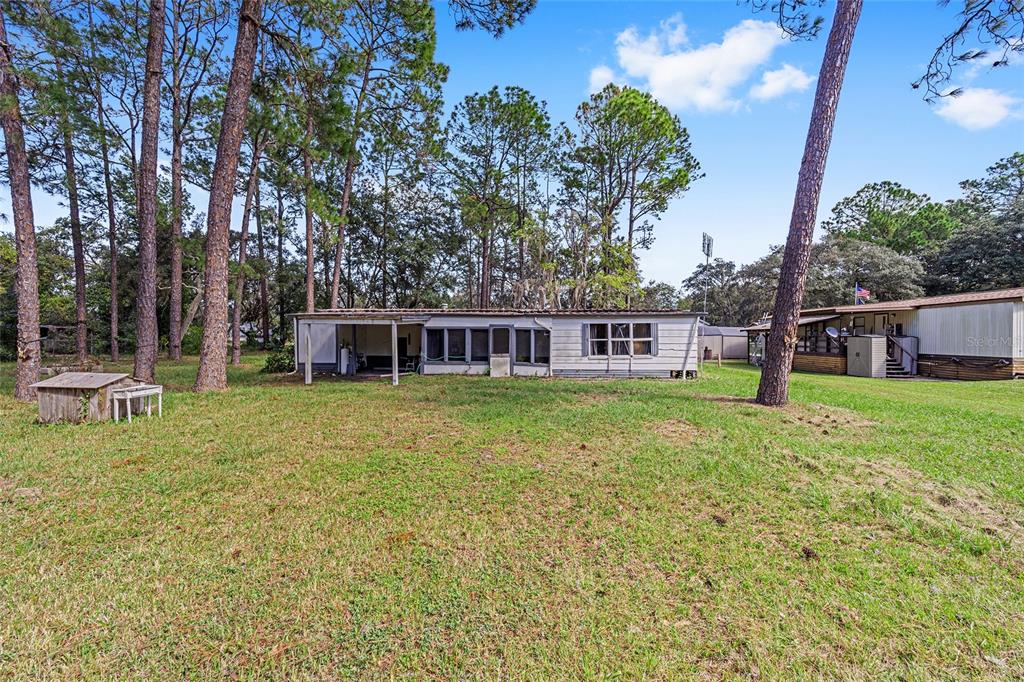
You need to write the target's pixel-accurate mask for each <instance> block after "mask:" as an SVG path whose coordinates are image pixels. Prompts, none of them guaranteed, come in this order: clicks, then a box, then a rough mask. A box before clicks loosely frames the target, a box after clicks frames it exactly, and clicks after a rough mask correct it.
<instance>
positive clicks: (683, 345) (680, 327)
mask: <svg viewBox="0 0 1024 682" xmlns="http://www.w3.org/2000/svg"><path fill="white" fill-rule="evenodd" d="M551 319H552V323H551V371H552V373H553V374H556V375H559V374H561V375H578V376H601V375H637V376H669V374H670V373H671V372H672V371H677V370H678V371H682V370H696V369H697V353H698V347H699V343H700V340H699V337H698V336H697V334H696V333H695V326H696V323H697V318H696V317H682V316H680V317H658V316H655V317H644V316H642V315H637V316H628V317H627V316H621V317H620V316H616V317H615V318H614V319H611V318H609V319H602V318H597V317H561V316H558V317H553V318H551ZM612 321H614V322H652V323H655V324H657V325H658V354H657V355H654V356H651V357H643V358H640V357H638V358H630V357H615V356H611V357H600V358H598V357H585V356H584V355H583V338H582V337H583V325H584V324H590V323H599V322H612Z"/></svg>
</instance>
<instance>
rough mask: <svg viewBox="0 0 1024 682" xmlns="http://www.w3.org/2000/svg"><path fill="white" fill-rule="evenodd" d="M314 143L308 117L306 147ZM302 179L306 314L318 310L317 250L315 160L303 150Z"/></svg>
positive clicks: (311, 122)
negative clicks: (313, 201)
mask: <svg viewBox="0 0 1024 682" xmlns="http://www.w3.org/2000/svg"><path fill="white" fill-rule="evenodd" d="M312 141H313V118H312V116H310V115H307V116H306V145H307V146H308V145H310V144H312ZM302 178H303V180H305V186H304V188H303V193H304V194H303V201H304V202H305V204H306V211H305V212H306V312H307V313H311V312H313V311H314V310H315V309H316V291H315V286H316V284H315V275H314V267H315V263H316V249H315V248H314V244H313V207H312V206H311V205H310V198H309V195H310V191H311V189H310V188H311V187H312V186H313V159H312V158H310V155H309V151H308V150H307V149H305V148H304V149H303V150H302Z"/></svg>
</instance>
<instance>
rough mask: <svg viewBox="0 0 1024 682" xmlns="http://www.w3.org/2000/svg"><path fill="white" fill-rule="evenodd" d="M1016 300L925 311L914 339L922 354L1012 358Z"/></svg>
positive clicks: (918, 319)
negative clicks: (917, 339) (917, 341)
mask: <svg viewBox="0 0 1024 682" xmlns="http://www.w3.org/2000/svg"><path fill="white" fill-rule="evenodd" d="M1018 305H1019V304H1017V303H1014V302H1012V301H1001V302H996V303H981V304H976V305H954V306H942V307H938V306H936V307H931V308H921V309H919V310H918V311H917V315H916V316H915V317H916V319H915V320H914V322H913V325H912V327H911V329H912V330H911V331H910V332H909V334H910V336H916V337H918V338H919V339H920V352H921V354H922V355H952V356H961V355H962V356H970V357H982V358H986V357H994V358H1010V357H1013V355H1014V350H1013V347H1014V316H1015V307H1016V306H1018Z"/></svg>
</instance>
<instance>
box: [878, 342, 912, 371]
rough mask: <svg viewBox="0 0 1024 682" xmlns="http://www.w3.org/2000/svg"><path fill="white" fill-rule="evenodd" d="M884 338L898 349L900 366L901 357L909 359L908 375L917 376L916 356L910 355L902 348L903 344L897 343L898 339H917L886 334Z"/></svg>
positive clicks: (901, 362)
mask: <svg viewBox="0 0 1024 682" xmlns="http://www.w3.org/2000/svg"><path fill="white" fill-rule="evenodd" d="M885 337H886V338H887V339H888V340H889V341H890V342H891V343H892V345H893V346H895V347H896V348H899V349H900V358H899V360H900V365H901V366H902V365H903V356H904V355H906V356H907V357H909V358H910V373H911V374H917V356H916V355H914V354H913V353H911V352H910V351H909V350H907V349H906V348H904V347H903V344H902V343H900V342H899V339H917V337H916V336H899V337H898V336H896V335H895V334H886V335H885Z"/></svg>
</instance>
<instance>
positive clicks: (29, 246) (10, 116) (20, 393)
mask: <svg viewBox="0 0 1024 682" xmlns="http://www.w3.org/2000/svg"><path fill="white" fill-rule="evenodd" d="M12 52H13V50H12V49H11V44H10V43H9V42H8V41H7V26H6V24H5V21H4V10H3V5H2V4H0V125H2V126H3V129H4V144H5V146H6V149H7V175H8V179H9V180H10V183H11V190H10V191H11V209H12V213H13V214H14V241H15V245H14V247H15V254H16V257H17V265H16V273H15V284H14V287H15V296H16V297H17V300H18V341H17V349H16V353H17V368H16V369H15V377H14V397H15V398H17V399H18V400H32V399H33V398H35V395H36V391H35V389H34V388H31V385H32V384H34V383H35V382H37V381H39V364H40V357H39V353H40V348H39V271H38V269H37V267H36V228H35V218H34V217H33V215H32V185H31V183H30V181H29V174H28V156H27V154H26V153H25V133H24V131H23V130H22V126H21V108H20V106H19V105H18V79H17V76H16V75H15V73H14V65H13V64H12V62H11V53H12Z"/></svg>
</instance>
